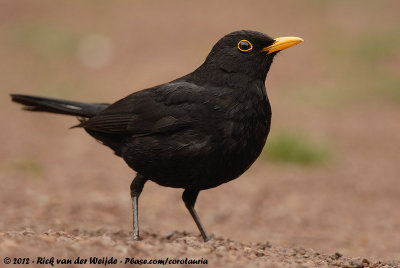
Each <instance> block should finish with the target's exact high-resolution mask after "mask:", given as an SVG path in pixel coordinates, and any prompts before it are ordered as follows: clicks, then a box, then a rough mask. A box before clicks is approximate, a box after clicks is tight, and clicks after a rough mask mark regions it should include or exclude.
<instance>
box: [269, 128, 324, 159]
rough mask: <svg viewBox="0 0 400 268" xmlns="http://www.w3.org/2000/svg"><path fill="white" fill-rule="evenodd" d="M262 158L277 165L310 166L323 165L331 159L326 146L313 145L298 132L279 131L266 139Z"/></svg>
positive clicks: (311, 141)
mask: <svg viewBox="0 0 400 268" xmlns="http://www.w3.org/2000/svg"><path fill="white" fill-rule="evenodd" d="M262 156H263V157H265V158H267V159H268V160H270V161H273V162H277V163H291V164H298V165H311V164H321V163H325V162H326V161H328V160H329V159H330V158H331V150H330V149H329V148H328V147H327V146H326V145H321V144H317V143H315V142H314V141H313V140H312V139H311V138H309V137H307V136H306V135H304V134H301V133H298V132H289V131H280V132H279V133H278V134H275V135H272V136H271V137H270V138H268V142H267V145H266V147H265V148H264V150H263V153H262Z"/></svg>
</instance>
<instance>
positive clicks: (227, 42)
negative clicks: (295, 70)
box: [204, 30, 303, 80]
mask: <svg viewBox="0 0 400 268" xmlns="http://www.w3.org/2000/svg"><path fill="white" fill-rule="evenodd" d="M302 41H303V39H301V38H298V37H280V38H275V39H274V38H272V37H270V36H268V35H266V34H263V33H260V32H255V31H248V30H243V31H236V32H233V33H230V34H228V35H225V36H224V37H222V38H221V39H220V40H219V41H218V42H217V43H216V44H215V45H214V47H213V48H212V50H211V52H210V54H209V55H208V57H207V59H206V61H205V63H204V67H206V68H207V67H209V68H211V67H214V68H215V67H216V68H219V69H221V70H223V71H224V72H227V73H239V74H246V75H248V76H250V77H252V78H253V79H263V80H265V78H266V76H267V73H268V70H269V68H270V66H271V63H272V60H273V58H274V56H275V55H276V54H277V53H278V52H279V51H281V50H283V49H286V48H288V47H291V46H294V45H296V44H298V43H300V42H302Z"/></svg>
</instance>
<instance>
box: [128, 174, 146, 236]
mask: <svg viewBox="0 0 400 268" xmlns="http://www.w3.org/2000/svg"><path fill="white" fill-rule="evenodd" d="M146 181H147V179H146V178H145V177H143V176H142V175H140V174H137V175H136V177H135V178H134V179H133V181H132V183H131V198H132V210H133V239H134V240H136V241H139V240H140V237H139V217H138V210H139V207H138V200H139V196H140V194H141V193H142V190H143V186H144V184H145V183H146Z"/></svg>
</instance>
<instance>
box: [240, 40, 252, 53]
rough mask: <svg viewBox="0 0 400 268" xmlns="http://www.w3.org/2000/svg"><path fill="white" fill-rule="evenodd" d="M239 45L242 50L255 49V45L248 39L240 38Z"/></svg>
mask: <svg viewBox="0 0 400 268" xmlns="http://www.w3.org/2000/svg"><path fill="white" fill-rule="evenodd" d="M237 47H238V49H239V50H240V51H242V52H249V51H251V50H252V49H253V45H252V44H251V43H250V42H249V41H247V40H240V41H239V43H238V45H237Z"/></svg>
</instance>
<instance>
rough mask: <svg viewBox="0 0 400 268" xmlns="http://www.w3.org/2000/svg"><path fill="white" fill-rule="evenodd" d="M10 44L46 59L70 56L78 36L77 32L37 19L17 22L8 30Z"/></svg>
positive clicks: (75, 47)
mask: <svg viewBox="0 0 400 268" xmlns="http://www.w3.org/2000/svg"><path fill="white" fill-rule="evenodd" d="M10 35H11V38H9V40H10V42H11V45H12V46H14V47H17V48H21V49H23V50H27V51H29V52H32V53H34V54H36V56H39V57H41V58H42V59H46V58H49V57H54V56H56V57H70V56H71V55H73V54H74V53H76V49H77V46H78V41H79V37H78V36H77V34H74V33H73V32H71V31H69V30H68V29H65V28H63V27H61V26H57V25H54V24H50V23H43V22H39V21H35V22H30V23H24V24H18V25H15V26H14V27H13V29H12V30H11V31H10Z"/></svg>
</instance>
